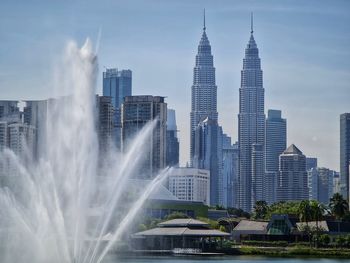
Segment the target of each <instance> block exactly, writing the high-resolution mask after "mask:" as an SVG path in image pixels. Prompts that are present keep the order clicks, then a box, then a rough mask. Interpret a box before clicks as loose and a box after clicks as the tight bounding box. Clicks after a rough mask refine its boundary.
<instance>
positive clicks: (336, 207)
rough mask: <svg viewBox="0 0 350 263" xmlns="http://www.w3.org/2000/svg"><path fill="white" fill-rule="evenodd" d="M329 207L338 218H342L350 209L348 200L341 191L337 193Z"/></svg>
mask: <svg viewBox="0 0 350 263" xmlns="http://www.w3.org/2000/svg"><path fill="white" fill-rule="evenodd" d="M329 207H330V209H331V212H332V214H333V215H334V216H335V217H336V219H338V220H341V219H343V217H344V216H345V214H346V212H347V211H348V210H349V204H348V202H347V201H346V200H345V199H344V198H343V196H342V195H341V194H339V193H335V194H334V195H333V196H332V198H331V199H330V202H329Z"/></svg>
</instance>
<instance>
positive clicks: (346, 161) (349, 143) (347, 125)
mask: <svg viewBox="0 0 350 263" xmlns="http://www.w3.org/2000/svg"><path fill="white" fill-rule="evenodd" d="M349 165H350V113H343V114H341V115H340V193H341V194H342V195H343V197H344V198H346V199H349V190H350V188H349V176H350V175H349V169H350V168H349Z"/></svg>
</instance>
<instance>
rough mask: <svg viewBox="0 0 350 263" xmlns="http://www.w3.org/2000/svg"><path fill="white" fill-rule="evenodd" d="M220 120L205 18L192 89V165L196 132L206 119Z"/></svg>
mask: <svg viewBox="0 0 350 263" xmlns="http://www.w3.org/2000/svg"><path fill="white" fill-rule="evenodd" d="M207 117H208V118H209V119H211V120H213V121H217V120H218V112H217V86H216V82H215V68H214V62H213V55H212V54H211V46H210V43H209V40H208V37H207V34H206V27H205V16H204V26H203V33H202V38H201V40H200V42H199V45H198V53H197V55H196V63H195V67H194V69H193V85H192V88H191V114H190V118H191V120H190V121H191V123H190V127H191V128H190V158H191V165H192V164H193V157H194V154H195V146H194V144H195V131H196V128H197V126H198V124H199V123H200V121H203V120H204V119H205V118H207Z"/></svg>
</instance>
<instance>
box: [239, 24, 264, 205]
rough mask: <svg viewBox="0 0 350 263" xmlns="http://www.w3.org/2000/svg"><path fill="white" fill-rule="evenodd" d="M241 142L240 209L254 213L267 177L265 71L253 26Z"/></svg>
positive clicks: (247, 53)
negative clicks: (265, 154)
mask: <svg viewBox="0 0 350 263" xmlns="http://www.w3.org/2000/svg"><path fill="white" fill-rule="evenodd" d="M238 141H239V151H240V153H239V198H238V199H239V200H238V201H239V207H240V208H242V209H243V210H245V211H251V210H252V208H253V205H254V202H255V201H256V200H258V199H259V198H260V197H261V193H262V192H263V189H261V186H262V185H261V182H263V181H264V178H261V177H264V176H265V164H264V161H265V160H264V159H265V158H264V151H265V150H264V149H265V113H264V88H263V72H262V70H261V65H260V58H259V50H258V47H257V45H256V42H255V39H254V36H253V23H252V25H251V34H250V39H249V42H248V45H247V47H246V49H245V57H244V59H243V69H242V71H241V87H240V89H239V114H238ZM261 149H262V150H261ZM253 155H254V156H253ZM253 162H254V163H253ZM253 165H254V166H253Z"/></svg>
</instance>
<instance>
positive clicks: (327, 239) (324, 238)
mask: <svg viewBox="0 0 350 263" xmlns="http://www.w3.org/2000/svg"><path fill="white" fill-rule="evenodd" d="M318 241H319V242H320V244H321V245H324V246H327V245H329V243H330V242H331V238H330V237H329V235H327V234H323V235H320V237H319V239H318Z"/></svg>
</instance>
